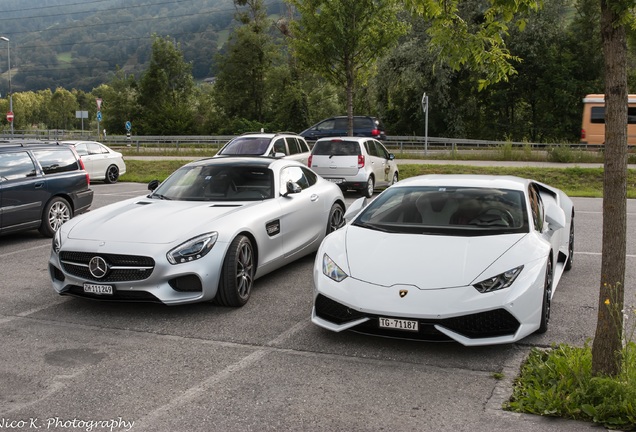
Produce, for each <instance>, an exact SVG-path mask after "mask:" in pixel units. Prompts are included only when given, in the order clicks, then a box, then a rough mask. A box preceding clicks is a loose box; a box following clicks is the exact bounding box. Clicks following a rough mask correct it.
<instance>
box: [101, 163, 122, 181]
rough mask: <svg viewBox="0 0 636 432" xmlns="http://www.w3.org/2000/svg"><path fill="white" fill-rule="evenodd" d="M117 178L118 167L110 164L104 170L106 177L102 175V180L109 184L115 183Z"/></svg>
mask: <svg viewBox="0 0 636 432" xmlns="http://www.w3.org/2000/svg"><path fill="white" fill-rule="evenodd" d="M117 180H119V167H118V166H117V165H111V166H109V167H108V169H107V170H106V177H104V182H106V183H108V184H111V183H117Z"/></svg>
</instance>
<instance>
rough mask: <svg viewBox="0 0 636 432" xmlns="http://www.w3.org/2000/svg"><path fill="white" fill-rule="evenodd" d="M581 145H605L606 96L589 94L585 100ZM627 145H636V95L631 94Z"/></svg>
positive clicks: (628, 111) (628, 109) (629, 98)
mask: <svg viewBox="0 0 636 432" xmlns="http://www.w3.org/2000/svg"><path fill="white" fill-rule="evenodd" d="M581 144H588V145H603V144H605V95H603V94H589V95H587V96H585V98H583V125H582V126H581ZM627 144H630V145H636V95H632V94H630V95H629V97H628V107H627Z"/></svg>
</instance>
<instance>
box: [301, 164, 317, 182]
mask: <svg viewBox="0 0 636 432" xmlns="http://www.w3.org/2000/svg"><path fill="white" fill-rule="evenodd" d="M302 170H303V173H304V174H305V178H306V179H307V183H308V184H309V186H313V185H315V184H316V182H317V181H318V175H317V174H316V173H315V172H313V171H311V170H310V169H308V168H305V167H303V168H302Z"/></svg>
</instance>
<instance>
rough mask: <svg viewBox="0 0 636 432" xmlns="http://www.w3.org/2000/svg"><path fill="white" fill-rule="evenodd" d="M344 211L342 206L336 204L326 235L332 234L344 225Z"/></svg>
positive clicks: (328, 221)
mask: <svg viewBox="0 0 636 432" xmlns="http://www.w3.org/2000/svg"><path fill="white" fill-rule="evenodd" d="M344 223H345V220H344V209H343V208H342V206H341V205H340V204H334V205H333V206H332V207H331V210H330V211H329V220H327V232H326V235H329V234H331V233H332V232H334V231H336V230H337V229H340V228H342V226H343V225H344Z"/></svg>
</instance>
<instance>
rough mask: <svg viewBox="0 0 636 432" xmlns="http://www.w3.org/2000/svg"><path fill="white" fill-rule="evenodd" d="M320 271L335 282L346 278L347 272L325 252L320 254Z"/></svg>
mask: <svg viewBox="0 0 636 432" xmlns="http://www.w3.org/2000/svg"><path fill="white" fill-rule="evenodd" d="M322 273H323V274H324V275H325V276H327V277H328V278H329V279H333V280H335V281H336V282H342V281H343V280H345V279H346V278H347V274H346V273H345V272H344V271H343V270H342V269H341V268H340V267H338V264H336V263H335V262H333V260H332V259H331V258H329V255H327V254H324V255H323V256H322Z"/></svg>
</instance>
